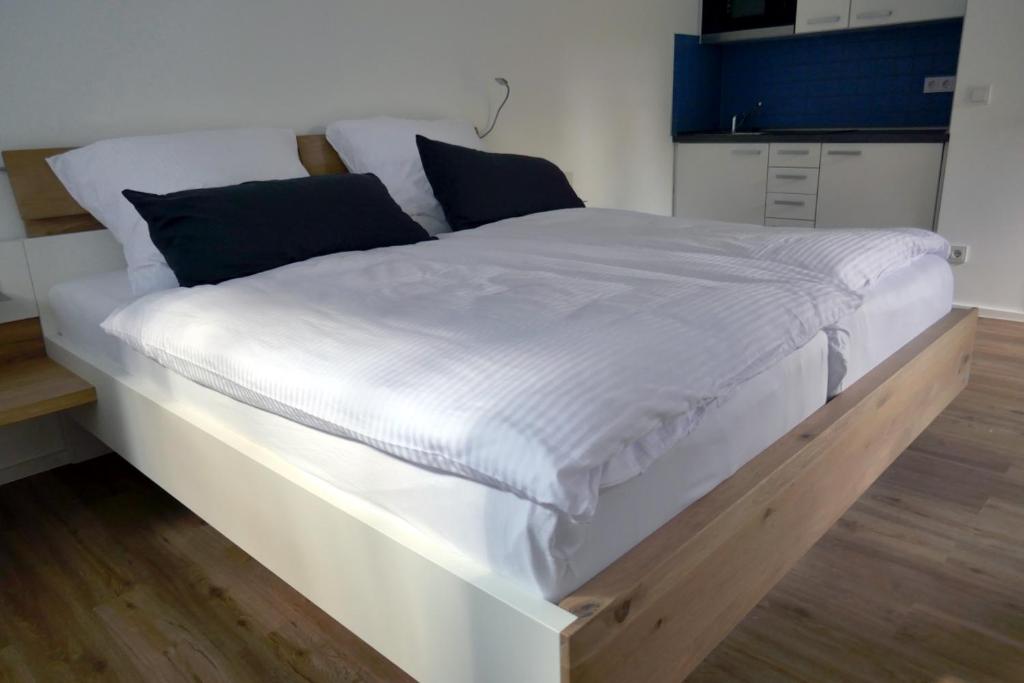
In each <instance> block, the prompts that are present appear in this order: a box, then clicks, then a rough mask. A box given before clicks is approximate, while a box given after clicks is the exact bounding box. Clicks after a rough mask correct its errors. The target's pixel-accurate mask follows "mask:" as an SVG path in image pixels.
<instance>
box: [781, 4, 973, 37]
mask: <svg viewBox="0 0 1024 683" xmlns="http://www.w3.org/2000/svg"><path fill="white" fill-rule="evenodd" d="M966 11H967V0H850V28H867V27H869V26H884V25H886V24H906V23H910V22H914V21H931V20H933V19H951V18H954V17H962V16H964V14H965V13H966ZM797 30H799V28H797Z"/></svg>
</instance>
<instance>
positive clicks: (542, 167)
mask: <svg viewBox="0 0 1024 683" xmlns="http://www.w3.org/2000/svg"><path fill="white" fill-rule="evenodd" d="M416 146H417V147H418V148H419V150H420V159H421V160H422V161H423V170H424V171H426V174H427V179H428V180H430V185H431V187H432V188H433V189H434V196H435V197H437V201H438V203H440V204H441V208H442V209H444V215H445V218H447V219H448V224H449V225H450V226H451V227H452V230H465V229H467V228H475V227H478V226H480V225H484V224H485V223H493V222H495V221H500V220H503V219H505V218H516V217H517V216H527V215H529V214H531V213H540V212H541V211H555V210H556V209H579V208H583V202H582V201H581V200H580V198H579V197H577V196H576V193H575V192H574V191H573V189H572V186H571V185H569V180H568V179H567V178H566V177H565V174H564V173H562V171H561V169H559V168H558V167H557V166H555V165H554V164H553V163H551V162H550V161H548V160H546V159H538V158H537V157H527V156H522V155H519V154H494V153H492V152H481V151H479V150H475V149H469V148H468V147H459V146H458V145H449V144H447V143H445V142H437V141H436V140H430V139H429V138H425V137H423V136H422V135H417V136H416Z"/></svg>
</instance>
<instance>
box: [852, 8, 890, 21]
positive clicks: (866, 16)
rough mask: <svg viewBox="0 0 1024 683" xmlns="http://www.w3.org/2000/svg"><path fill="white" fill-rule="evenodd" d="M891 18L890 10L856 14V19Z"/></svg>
mask: <svg viewBox="0 0 1024 683" xmlns="http://www.w3.org/2000/svg"><path fill="white" fill-rule="evenodd" d="M891 16H892V10H891V9H876V10H871V11H870V12H858V13H857V18H858V19H888V18H889V17H891Z"/></svg>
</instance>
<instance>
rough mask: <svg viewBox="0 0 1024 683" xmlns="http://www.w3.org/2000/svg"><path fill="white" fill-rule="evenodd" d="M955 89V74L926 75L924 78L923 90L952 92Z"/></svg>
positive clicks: (928, 91)
mask: <svg viewBox="0 0 1024 683" xmlns="http://www.w3.org/2000/svg"><path fill="white" fill-rule="evenodd" d="M954 90H956V76H928V77H927V78H925V79H924V92H925V93H926V94H929V93H936V92H953V91H954Z"/></svg>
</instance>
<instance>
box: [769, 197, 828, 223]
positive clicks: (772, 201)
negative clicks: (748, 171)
mask: <svg viewBox="0 0 1024 683" xmlns="http://www.w3.org/2000/svg"><path fill="white" fill-rule="evenodd" d="M816 199H817V198H816V197H815V196H814V195H809V194H788V193H784V192H769V193H768V201H767V203H766V204H765V210H764V215H765V217H766V218H789V219H796V220H800V221H813V220H814V207H815V203H816Z"/></svg>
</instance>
